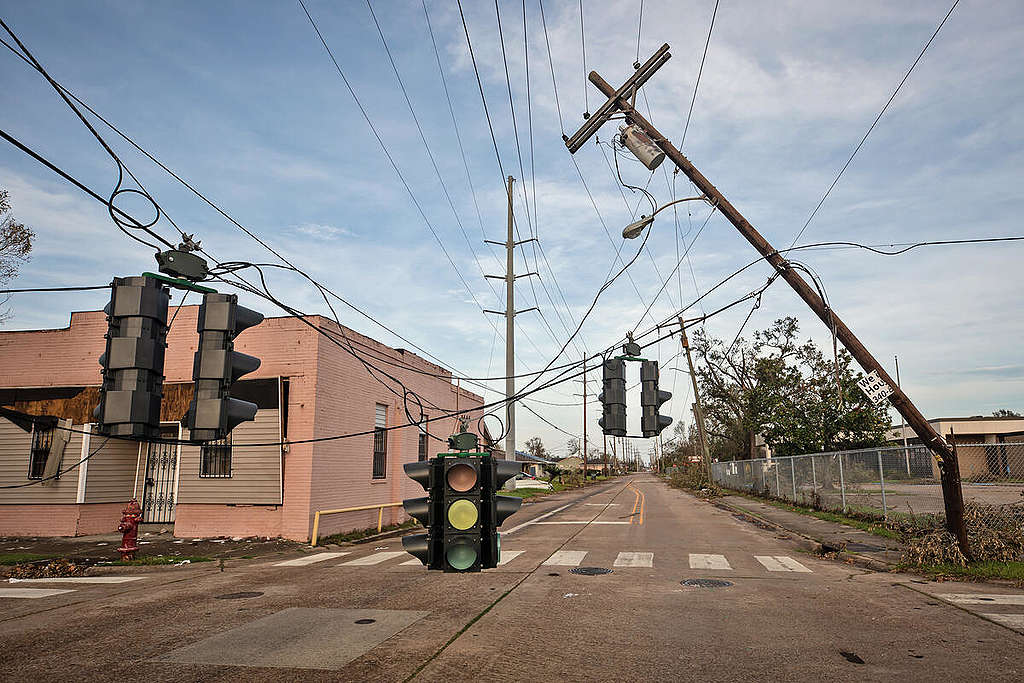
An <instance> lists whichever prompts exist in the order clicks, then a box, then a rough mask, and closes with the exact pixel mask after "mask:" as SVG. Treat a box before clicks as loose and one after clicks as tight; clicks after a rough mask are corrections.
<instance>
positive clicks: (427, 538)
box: [402, 458, 443, 569]
mask: <svg viewBox="0 0 1024 683" xmlns="http://www.w3.org/2000/svg"><path fill="white" fill-rule="evenodd" d="M440 464H441V459H440V458H434V459H433V460H425V461H423V462H408V463H406V464H405V465H404V466H403V467H404V469H405V473H406V474H408V475H409V477H411V478H412V479H413V480H414V481H415V482H416V483H418V484H419V485H420V486H422V487H423V490H424V491H426V492H427V495H426V497H423V498H408V499H406V500H403V501H402V507H404V508H405V511H406V512H407V513H408V514H409V516H410V517H412V518H413V519H415V520H417V521H418V522H419V523H420V524H422V525H423V526H424V527H426V529H427V533H425V534H412V535H411V536H403V537H402V547H403V548H404V549H405V551H406V552H407V553H409V554H410V555H412V556H413V557H415V558H416V559H418V560H419V561H420V562H422V563H423V564H424V565H425V566H426V567H427V568H428V569H443V567H442V566H441V564H440V557H441V554H440V552H439V549H440V539H441V536H439V535H438V534H437V533H436V530H435V526H437V521H438V520H439V519H440V514H439V503H440V501H441V497H440V495H439V494H440V487H439V486H438V485H439V483H440V480H439V477H438V476H437V474H436V472H437V470H438V467H439V466H440Z"/></svg>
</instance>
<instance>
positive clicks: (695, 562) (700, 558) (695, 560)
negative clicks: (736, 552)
mask: <svg viewBox="0 0 1024 683" xmlns="http://www.w3.org/2000/svg"><path fill="white" fill-rule="evenodd" d="M690 569H728V570H732V566H731V565H730V564H729V560H727V559H725V555H702V554H700V553H690Z"/></svg>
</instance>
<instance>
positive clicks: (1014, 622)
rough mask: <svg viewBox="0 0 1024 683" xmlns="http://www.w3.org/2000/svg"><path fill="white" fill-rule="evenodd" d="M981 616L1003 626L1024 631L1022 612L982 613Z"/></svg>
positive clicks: (1023, 615)
mask: <svg viewBox="0 0 1024 683" xmlns="http://www.w3.org/2000/svg"><path fill="white" fill-rule="evenodd" d="M981 616H983V617H988V618H989V619H991V620H992V621H994V622H996V623H999V624H1002V625H1003V626H1009V627H1010V628H1014V629H1017V630H1018V631H1024V614H982V615H981Z"/></svg>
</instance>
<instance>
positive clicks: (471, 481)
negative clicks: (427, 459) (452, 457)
mask: <svg viewBox="0 0 1024 683" xmlns="http://www.w3.org/2000/svg"><path fill="white" fill-rule="evenodd" d="M446 479H447V480H448V486H449V487H451V488H452V489H453V490H455V491H458V492H459V493H465V492H466V491H469V490H470V489H471V488H473V487H474V486H476V484H477V481H478V480H479V477H478V476H477V473H476V469H475V468H474V467H473V466H472V465H467V464H466V463H459V464H458V465H454V466H452V467H450V468H449V469H448V474H447V475H446Z"/></svg>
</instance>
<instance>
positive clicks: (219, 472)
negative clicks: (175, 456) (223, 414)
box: [199, 434, 231, 478]
mask: <svg viewBox="0 0 1024 683" xmlns="http://www.w3.org/2000/svg"><path fill="white" fill-rule="evenodd" d="M199 476H200V477H219V478H225V477H230V476H231V435H230V434H228V435H227V437H225V438H223V439H219V440H217V441H210V442H208V443H206V444H203V447H202V451H201V452H200V454H199Z"/></svg>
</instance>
